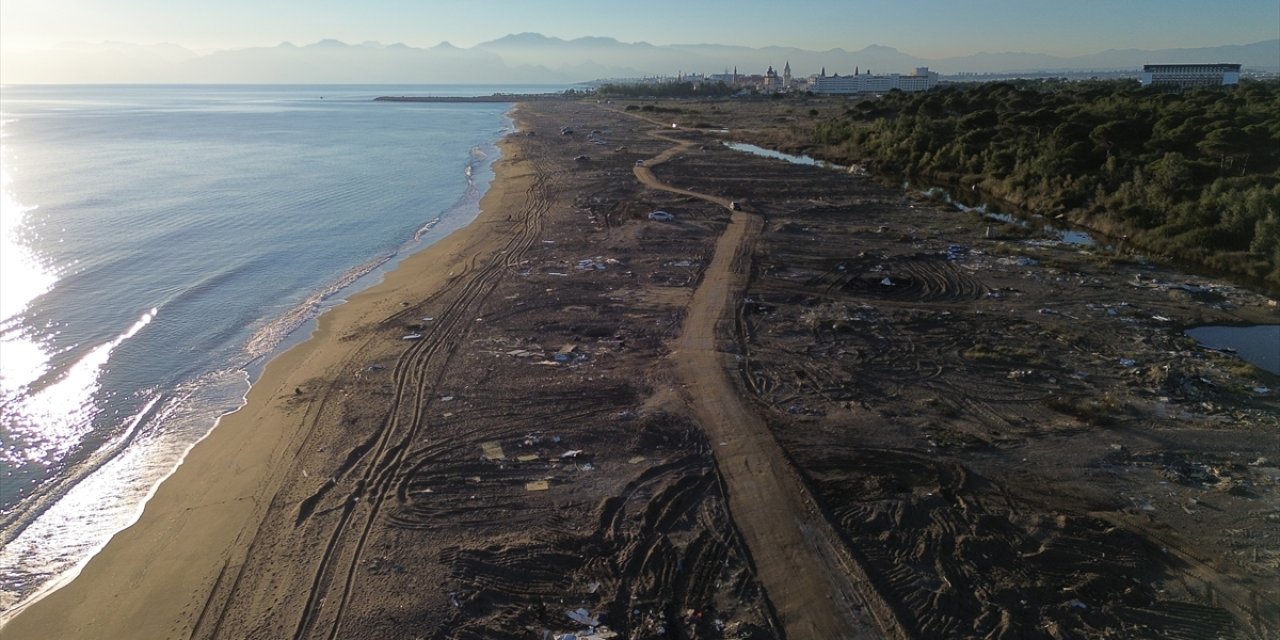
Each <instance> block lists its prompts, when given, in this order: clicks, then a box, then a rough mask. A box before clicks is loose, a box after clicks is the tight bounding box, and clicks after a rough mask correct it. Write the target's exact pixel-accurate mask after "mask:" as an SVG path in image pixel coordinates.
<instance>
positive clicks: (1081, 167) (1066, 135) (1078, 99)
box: [807, 81, 1280, 286]
mask: <svg viewBox="0 0 1280 640" xmlns="http://www.w3.org/2000/svg"><path fill="white" fill-rule="evenodd" d="M807 138H808V141H809V144H810V145H811V147H810V149H809V153H810V154H811V155H814V156H815V157H821V158H823V159H826V160H830V161H833V162H838V163H842V164H849V163H854V162H863V163H866V164H870V165H872V166H873V167H876V168H878V169H880V170H887V171H901V172H905V173H906V174H908V175H911V176H918V177H923V178H927V179H931V180H934V181H940V182H945V183H951V184H953V185H956V186H963V187H964V188H966V189H969V188H975V189H976V190H980V191H982V192H983V194H984V195H986V196H987V197H992V198H995V199H998V200H1001V201H1004V202H1008V203H1011V204H1013V205H1015V206H1018V207H1021V208H1023V209H1025V210H1033V211H1036V212H1039V213H1046V214H1055V215H1056V214H1064V215H1066V216H1067V217H1068V218H1069V219H1071V220H1072V221H1073V222H1076V223H1078V224H1081V225H1083V226H1085V227H1089V228H1092V229H1095V230H1098V231H1101V232H1103V233H1104V234H1106V235H1108V236H1112V237H1119V236H1127V237H1128V238H1129V240H1130V242H1131V243H1132V244H1133V245H1134V246H1136V247H1140V248H1142V249H1144V250H1147V251H1152V252H1156V253H1160V254H1163V255H1166V256H1169V257H1172V258H1176V259H1180V260H1186V261H1191V262H1194V263H1198V264H1202V265H1205V266H1208V267H1210V268H1213V269H1216V270H1220V271H1225V272H1230V273H1235V274H1240V275H1244V276H1246V277H1250V278H1256V279H1262V280H1265V281H1266V282H1267V283H1268V284H1269V285H1271V286H1280V82H1275V81H1270V82H1250V81H1246V82H1243V83H1242V84H1241V85H1239V86H1238V87H1234V88H1221V87H1217V88H1201V89H1195V90H1189V91H1181V92H1174V91H1168V90H1160V89H1157V88H1150V87H1147V88H1144V87H1139V86H1137V85H1136V84H1135V83H1132V82H1100V81H1093V82H1083V83H1080V82H1072V83H1068V82H1061V81H1025V82H999V83H986V84H975V85H965V86H952V87H947V88H942V89H937V90H933V91H930V92H921V93H903V92H896V91H895V92H892V93H890V94H888V95H886V96H883V97H881V98H878V99H866V100H862V101H860V102H858V103H856V104H854V105H852V106H850V107H849V108H848V109H846V110H845V112H844V114H843V115H842V116H839V117H836V118H832V119H827V120H824V121H820V122H817V123H816V124H814V125H813V126H812V128H811V130H809V131H808V133H807Z"/></svg>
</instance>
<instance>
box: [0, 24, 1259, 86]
mask: <svg viewBox="0 0 1280 640" xmlns="http://www.w3.org/2000/svg"><path fill="white" fill-rule="evenodd" d="M1157 62H1161V63H1177V62H1237V63H1240V64H1242V65H1244V67H1245V68H1246V69H1256V70H1259V71H1268V72H1277V71H1280V39H1275V40H1266V41H1262V42H1256V43H1253V44H1245V45H1230V46H1222V47H1208V48H1199V49H1164V50H1158V51H1143V50H1138V49H1113V50H1108V51H1103V52H1101V53H1094V54H1089V55H1083V56H1074V57H1056V56H1050V55H1045V54H1036V53H1018V52H1006V53H975V54H972V55H967V56H959V57H952V58H939V59H928V58H919V57H916V56H913V55H910V54H908V53H904V52H901V51H898V50H897V49H894V48H893V47H886V46H880V45H871V46H868V47H866V48H863V49H860V50H857V51H846V50H844V49H830V50H827V51H808V50H805V49H798V48H793V47H762V48H753V47H740V46H728V45H710V44H700V45H663V46H656V45H652V44H648V43H645V42H636V43H626V42H619V41H617V40H614V39H613V38H578V39H574V40H562V39H560V38H551V37H547V36H544V35H541V34H537V33H521V34H514V35H509V36H505V37H502V38H499V39H497V40H493V41H490V42H484V43H481V44H478V45H476V46H474V47H471V48H467V49H463V48H459V47H455V46H453V45H451V44H449V43H447V42H443V43H441V44H438V45H436V46H434V47H429V48H422V47H411V46H408V45H404V44H391V45H384V44H381V43H377V42H366V43H361V44H347V43H343V42H339V41H337V40H322V41H320V42H317V43H315V44H310V45H306V46H296V45H293V44H290V43H287V42H286V43H282V44H280V45H277V46H274V47H250V48H244V49H229V50H223V51H214V52H210V53H203V54H201V53H196V52H193V51H191V50H188V49H184V48H182V47H179V46H177V45H170V44H159V45H132V44H122V43H100V44H66V45H60V46H58V47H55V48H53V49H49V50H41V51H15V50H5V53H4V55H3V56H0V81H3V82H5V83H15V84H18V83H34V82H56V83H170V82H184V83H369V84H379V83H451V84H452V83H486V84H543V83H546V84H571V83H576V82H585V81H590V80H594V79H600V78H632V77H644V76H653V75H675V74H677V73H681V72H683V73H708V74H710V73H722V72H724V71H732V70H733V69H734V68H735V67H736V68H737V69H738V71H739V72H740V73H743V74H753V73H763V72H764V70H765V69H766V68H767V67H769V66H773V67H775V68H781V67H782V66H783V65H784V64H786V63H790V64H791V69H792V72H793V74H794V75H795V76H796V77H806V76H809V75H812V74H816V73H818V72H819V71H821V70H823V69H825V70H826V72H827V73H828V74H833V73H838V74H842V75H844V74H850V73H853V71H854V69H855V68H857V69H860V70H862V71H867V70H870V71H872V72H875V73H895V72H896V73H907V72H910V71H911V70H913V69H915V68H916V67H923V66H927V67H929V68H930V69H933V70H935V71H938V72H940V73H943V74H954V73H1035V72H1062V73H1066V72H1081V71H1098V72H1106V71H1118V70H1131V71H1137V70H1139V69H1141V68H1142V65H1143V64H1149V63H1157Z"/></svg>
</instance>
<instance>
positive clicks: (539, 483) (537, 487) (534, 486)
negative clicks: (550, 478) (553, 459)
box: [524, 480, 551, 491]
mask: <svg viewBox="0 0 1280 640" xmlns="http://www.w3.org/2000/svg"><path fill="white" fill-rule="evenodd" d="M550 488H551V483H550V482H547V481H546V480H534V481H533V482H526V483H524V490H525V491H546V490H548V489H550Z"/></svg>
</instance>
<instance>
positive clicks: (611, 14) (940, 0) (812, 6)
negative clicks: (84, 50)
mask: <svg viewBox="0 0 1280 640" xmlns="http://www.w3.org/2000/svg"><path fill="white" fill-rule="evenodd" d="M526 31H532V32H537V33H542V34H544V35H547V36H554V37H560V38H564V39H572V38H578V37H583V36H607V37H612V38H616V39H618V40H621V41H623V42H641V41H643V42H649V43H651V44H657V45H663V44H729V45H743V46H750V47H764V46H770V45H780V46H793V47H800V48H804V49H810V50H818V51H823V50H827V49H832V48H842V49H847V50H856V49H861V48H863V47H865V46H867V45H871V44H880V45H885V46H892V47H895V48H897V49H899V50H901V51H904V52H907V53H910V54H912V55H916V56H920V57H930V58H939V57H948V56H955V55H966V54H971V53H976V52H980V51H987V52H1003V51H1025V52H1030V53H1048V54H1052V55H1059V56H1071V55H1082V54H1087V53H1095V52H1098V51H1102V50H1105V49H1128V48H1136V49H1165V48H1179V47H1205V46H1218V45H1224V44H1248V43H1253V42H1257V41H1260V40H1269V39H1273V38H1280V1H1277V0H1227V1H1225V2H1217V3H1210V2H1207V1H1206V0H1057V1H1054V2H1048V1H1044V0H799V1H794V2H787V3H779V2H775V1H773V0H770V1H763V0H698V1H696V2H689V1H688V0H646V1H644V2H636V1H628V2H606V1H602V0H450V1H448V2H441V1H438V0H307V1H305V2H304V1H301V0H218V1H216V2H213V1H206V0H187V1H184V0H4V2H2V3H0V49H33V48H35V49H42V48H46V47H50V46H53V45H55V44H58V43H63V42H94V43H97V42H104V41H115V42H128V43H135V44H155V43H172V44H177V45H181V46H184V47H186V48H189V49H192V50H195V51H198V52H203V51H209V50H213V49H226V48H239V47H251V46H273V45H276V44H279V43H281V42H285V41H288V42H293V43H294V44H299V45H304V44H310V43H313V42H316V41H318V40H322V39H326V38H334V39H338V40H342V41H343V42H347V43H352V44H354V43H360V42H366V41H378V42H382V43H385V44H390V43H394V42H403V43H405V44H408V45H411V46H418V47H429V46H434V45H436V44H438V43H440V42H443V41H448V42H450V43H452V44H453V45H455V46H459V47H471V46H474V45H476V44H478V43H481V42H485V41H488V40H494V39H497V38H500V37H502V36H504V35H507V34H511V33H521V32H526Z"/></svg>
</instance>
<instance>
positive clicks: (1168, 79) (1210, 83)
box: [1141, 64, 1240, 88]
mask: <svg viewBox="0 0 1280 640" xmlns="http://www.w3.org/2000/svg"><path fill="white" fill-rule="evenodd" d="M1141 82H1142V86H1144V87H1152V86H1154V87H1182V88H1187V87H1221V86H1223V85H1233V84H1240V65H1238V64H1147V65H1143V66H1142V78H1141Z"/></svg>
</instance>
